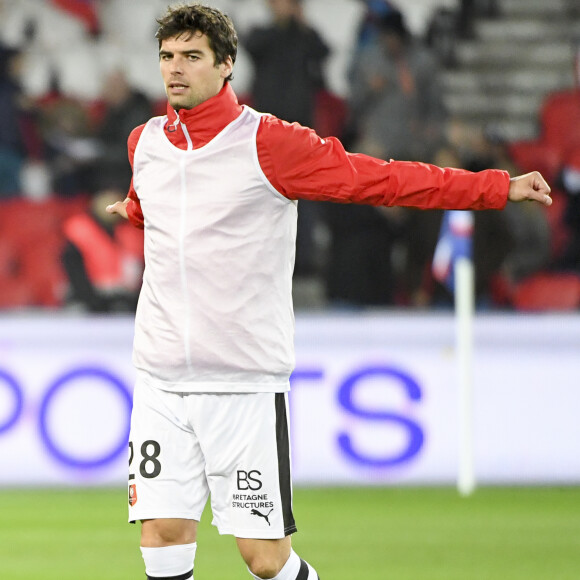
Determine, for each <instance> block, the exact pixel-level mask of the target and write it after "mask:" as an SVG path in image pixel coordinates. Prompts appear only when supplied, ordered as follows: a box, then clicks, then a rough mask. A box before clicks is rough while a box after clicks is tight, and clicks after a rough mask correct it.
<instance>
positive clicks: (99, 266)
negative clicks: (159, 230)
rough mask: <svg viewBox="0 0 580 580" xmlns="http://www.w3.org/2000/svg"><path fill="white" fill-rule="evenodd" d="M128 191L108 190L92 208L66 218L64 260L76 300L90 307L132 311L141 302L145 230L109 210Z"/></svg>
mask: <svg viewBox="0 0 580 580" xmlns="http://www.w3.org/2000/svg"><path fill="white" fill-rule="evenodd" d="M125 194H126V192H125V191H124V190H121V191H120V190H115V189H110V190H103V191H101V192H99V193H98V194H96V195H95V196H94V197H93V199H92V200H91V204H90V211H88V212H87V213H82V214H77V215H73V216H71V217H70V218H69V219H68V220H66V222H65V223H64V226H63V230H64V235H65V238H66V240H67V243H66V246H65V248H64V250H63V254H62V262H63V266H64V269H65V272H66V274H67V277H68V282H69V291H68V296H67V303H68V304H69V305H71V306H80V307H81V308H82V309H83V310H87V311H89V312H131V311H133V310H134V309H135V307H136V305H137V298H138V293H139V287H140V284H141V276H142V273H143V237H142V231H141V230H138V229H137V228H134V227H132V226H131V225H130V224H128V223H126V222H125V221H123V220H122V218H120V217H119V216H118V215H117V214H109V213H107V212H106V211H105V208H106V206H107V205H109V204H111V203H114V202H115V201H117V200H118V199H119V198H120V196H121V197H123V196H124V195H125Z"/></svg>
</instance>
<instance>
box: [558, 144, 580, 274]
mask: <svg viewBox="0 0 580 580" xmlns="http://www.w3.org/2000/svg"><path fill="white" fill-rule="evenodd" d="M560 182H561V186H562V190H563V191H564V193H565V195H566V208H565V210H564V216H563V221H564V225H565V226H567V227H568V229H569V232H570V237H569V239H568V243H567V244H566V248H565V249H564V252H563V255H562V257H561V259H560V260H559V261H558V263H557V264H556V266H557V268H558V269H561V270H572V271H575V272H577V273H579V274H580V149H578V150H576V151H574V152H573V153H572V154H571V155H570V157H569V159H568V161H567V163H566V164H565V166H564V168H563V170H562V174H561V177H560Z"/></svg>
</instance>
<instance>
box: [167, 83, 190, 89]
mask: <svg viewBox="0 0 580 580" xmlns="http://www.w3.org/2000/svg"><path fill="white" fill-rule="evenodd" d="M168 87H169V88H170V89H171V90H172V91H184V90H185V89H187V88H188V86H187V85H184V84H183V83H178V82H171V83H169V85H168Z"/></svg>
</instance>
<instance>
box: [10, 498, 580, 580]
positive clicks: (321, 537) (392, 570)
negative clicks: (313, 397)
mask: <svg viewBox="0 0 580 580" xmlns="http://www.w3.org/2000/svg"><path fill="white" fill-rule="evenodd" d="M294 508H295V509H294V511H295V516H296V520H297V524H298V528H299V532H298V534H296V535H295V537H294V546H295V548H296V551H297V552H298V553H299V554H300V555H301V556H302V557H303V558H305V559H307V560H309V561H310V562H311V563H312V564H313V565H314V566H316V568H317V570H318V572H319V574H320V577H321V579H322V580H347V579H348V580H353V579H357V580H358V579H361V580H362V579H365V580H388V579H391V578H392V579H393V580H552V579H553V580H578V579H579V578H580V487H565V488H535V487H528V488H482V489H479V490H477V491H476V492H475V494H474V495H473V496H471V497H469V498H461V497H459V496H458V494H457V492H456V491H455V490H453V489H450V488H396V489H395V488H378V487H376V488H375V487H372V488H315V489H303V488H298V489H297V490H296V491H295V497H294ZM210 520H211V517H210V514H209V513H208V512H206V513H205V514H204V517H203V518H202V522H201V527H200V532H199V537H198V551H197V557H196V563H195V578H196V580H204V579H207V580H210V579H211V580H247V579H248V578H249V577H250V576H249V575H248V574H247V572H246V570H245V567H244V564H243V562H242V560H241V558H240V557H239V555H238V554H237V551H236V548H235V544H234V540H233V538H231V537H229V536H223V537H220V536H219V535H218V534H217V532H216V531H215V529H214V528H213V527H212V526H211V525H210ZM138 545H139V527H138V526H131V525H129V524H127V523H126V494H125V491H124V490H118V489H105V490H103V489H91V490H68V489H67V490H38V489H26V490H0V578H1V579H2V580H37V579H39V578H42V579H43V580H132V579H144V578H145V574H144V571H143V564H142V561H141V556H140V552H139V549H138Z"/></svg>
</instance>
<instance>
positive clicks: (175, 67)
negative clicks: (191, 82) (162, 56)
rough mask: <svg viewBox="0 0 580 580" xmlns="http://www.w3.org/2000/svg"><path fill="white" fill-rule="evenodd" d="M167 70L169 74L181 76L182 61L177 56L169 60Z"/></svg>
mask: <svg viewBox="0 0 580 580" xmlns="http://www.w3.org/2000/svg"><path fill="white" fill-rule="evenodd" d="M169 70H170V72H171V74H177V75H180V74H183V60H182V59H181V58H179V57H178V56H174V57H173V58H172V59H171V64H170V65H169Z"/></svg>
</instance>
